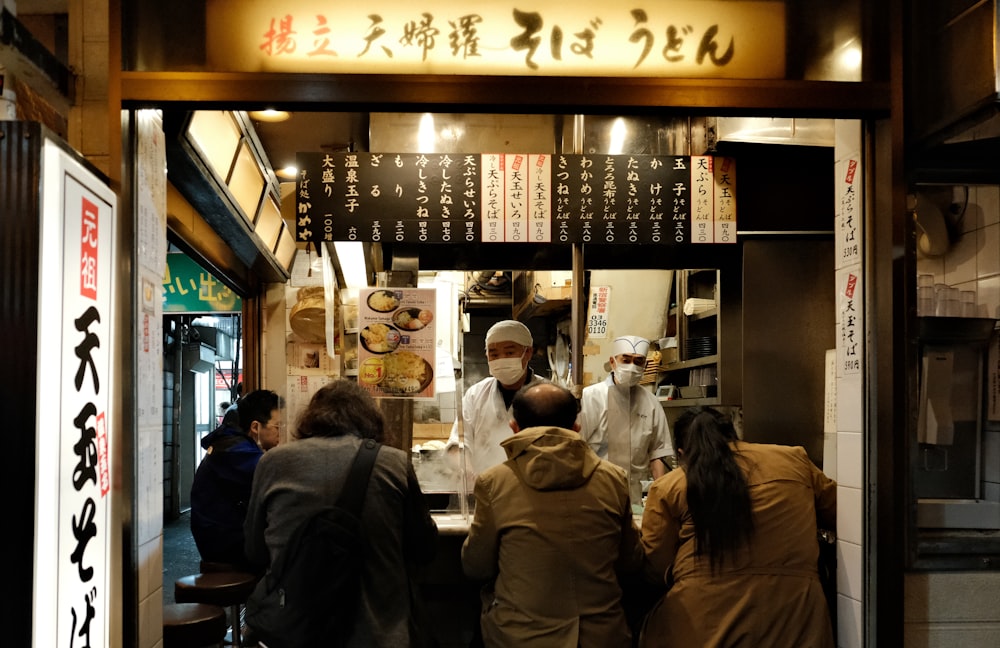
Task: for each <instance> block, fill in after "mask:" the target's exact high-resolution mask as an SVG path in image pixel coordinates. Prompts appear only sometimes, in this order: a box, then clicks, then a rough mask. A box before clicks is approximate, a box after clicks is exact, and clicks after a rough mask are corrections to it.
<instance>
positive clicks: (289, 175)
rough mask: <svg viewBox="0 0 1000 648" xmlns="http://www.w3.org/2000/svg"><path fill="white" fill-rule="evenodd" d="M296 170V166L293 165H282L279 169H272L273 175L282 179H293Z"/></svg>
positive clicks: (297, 170)
mask: <svg viewBox="0 0 1000 648" xmlns="http://www.w3.org/2000/svg"><path fill="white" fill-rule="evenodd" d="M298 172H299V169H298V167H296V166H293V165H288V166H286V167H282V168H280V169H275V170H274V175H276V176H278V177H279V178H282V179H284V180H295V176H296V174H297V173H298Z"/></svg>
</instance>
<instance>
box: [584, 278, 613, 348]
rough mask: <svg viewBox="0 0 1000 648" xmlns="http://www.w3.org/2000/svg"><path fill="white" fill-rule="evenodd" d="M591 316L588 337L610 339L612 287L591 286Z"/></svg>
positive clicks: (588, 320) (588, 319) (588, 324)
mask: <svg viewBox="0 0 1000 648" xmlns="http://www.w3.org/2000/svg"><path fill="white" fill-rule="evenodd" d="M588 304H589V306H590V309H589V310H590V315H589V317H588V318H587V337H588V338H594V339H601V338H606V337H608V309H610V308H611V286H591V288H590V300H589V301H588Z"/></svg>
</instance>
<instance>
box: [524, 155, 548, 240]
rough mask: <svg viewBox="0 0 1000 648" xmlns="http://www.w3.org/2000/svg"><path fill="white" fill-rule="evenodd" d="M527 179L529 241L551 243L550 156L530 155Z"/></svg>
mask: <svg viewBox="0 0 1000 648" xmlns="http://www.w3.org/2000/svg"><path fill="white" fill-rule="evenodd" d="M529 157H530V161H531V165H530V169H529V178H528V223H529V225H530V233H529V236H530V238H529V240H530V241H531V242H532V243H550V242H551V241H552V156H551V155H531V156H529Z"/></svg>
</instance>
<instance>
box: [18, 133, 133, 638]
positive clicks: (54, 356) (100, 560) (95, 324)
mask: <svg viewBox="0 0 1000 648" xmlns="http://www.w3.org/2000/svg"><path fill="white" fill-rule="evenodd" d="M42 149H43V150H42V187H41V192H42V200H41V214H40V221H41V250H40V254H41V257H40V263H39V267H40V271H39V274H40V276H39V294H40V295H41V296H42V299H41V300H40V303H39V317H38V321H39V326H38V336H39V337H38V349H39V354H38V355H39V357H38V385H37V389H38V393H39V394H43V395H44V397H43V398H39V401H38V412H37V414H36V420H37V421H38V429H37V430H36V439H37V440H36V457H37V459H36V466H35V477H36V484H35V494H36V500H35V542H36V545H35V546H36V555H35V563H34V592H33V596H34V602H33V605H34V615H35V616H34V623H33V632H32V637H33V642H34V645H35V646H39V647H41V646H107V645H110V644H111V641H112V638H111V637H110V636H109V632H110V628H109V624H110V619H111V613H110V605H111V597H110V586H111V537H110V536H111V534H112V533H113V532H114V529H113V527H112V519H111V516H112V512H113V511H114V507H113V506H112V501H111V499H112V490H111V466H110V461H111V456H112V449H113V446H114V440H115V437H116V435H117V427H118V426H117V422H116V421H115V420H114V419H113V411H112V403H111V394H113V393H115V392H116V391H117V390H119V389H120V386H119V385H118V384H117V383H116V376H115V373H114V366H113V364H112V361H111V358H112V350H113V349H115V348H117V346H118V345H119V341H118V340H116V339H115V330H114V326H113V322H114V310H113V309H114V304H115V296H114V281H113V275H114V273H115V271H116V266H117V253H116V249H115V231H116V223H115V221H116V218H117V212H116V210H117V203H116V197H115V195H114V193H113V192H112V191H111V190H110V189H108V187H107V186H105V185H104V184H103V182H101V180H100V179H99V178H98V177H97V176H96V175H95V174H94V173H93V172H91V171H90V170H89V169H87V168H86V167H85V166H83V164H81V163H80V162H79V161H78V159H77V158H76V157H74V156H73V155H71V154H70V153H68V152H67V151H66V150H64V149H63V148H62V147H61V146H60V145H59V144H58V143H56V142H55V141H53V140H46V141H45V142H44V144H43V145H42Z"/></svg>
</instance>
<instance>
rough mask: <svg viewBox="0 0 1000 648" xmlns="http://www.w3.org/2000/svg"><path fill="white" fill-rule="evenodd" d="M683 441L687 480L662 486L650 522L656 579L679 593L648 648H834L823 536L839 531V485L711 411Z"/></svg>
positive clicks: (691, 421) (647, 640) (648, 539)
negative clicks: (743, 435) (820, 563)
mask: <svg viewBox="0 0 1000 648" xmlns="http://www.w3.org/2000/svg"><path fill="white" fill-rule="evenodd" d="M673 433H674V448H675V449H676V450H677V457H678V458H679V459H680V461H681V467H682V470H674V471H672V472H670V473H667V474H666V475H665V476H663V477H661V478H660V479H658V480H656V481H655V482H653V485H652V486H651V487H650V490H649V495H648V496H647V498H646V508H645V511H644V512H643V517H642V545H643V550H644V553H645V565H646V570H647V572H648V573H649V574H650V575H651V576H652V577H654V578H659V579H665V580H666V582H667V583H668V585H670V589H669V590H668V592H667V594H666V595H665V596H664V597H663V599H661V600H660V602H659V603H658V604H657V605H656V606H655V607H654V608H653V610H652V612H650V614H649V616H648V617H647V621H646V625H645V627H644V629H643V632H642V635H641V637H640V645H642V646H646V647H649V648H669V647H672V646H684V647H687V646H698V647H699V648H708V647H712V646H718V647H720V648H721V647H725V648H735V647H746V648H759V647H762V646H767V647H768V648H832V647H833V645H834V642H833V632H832V628H831V624H830V617H829V613H828V611H827V603H826V599H825V597H824V594H823V589H822V587H821V585H820V579H819V574H818V570H817V560H818V558H819V545H818V542H817V537H816V528H817V519H818V521H819V523H820V524H822V525H823V528H824V529H830V530H833V529H834V528H835V523H836V511H837V484H836V483H835V482H834V481H832V480H830V479H828V478H827V477H826V475H824V474H823V473H822V472H821V471H820V470H819V469H817V468H816V466H815V465H813V463H812V462H811V461H810V459H809V457H808V455H806V452H805V450H804V449H802V448H801V447H788V446H778V445H764V444H757V443H744V442H742V441H739V440H737V436H736V431H735V429H734V428H733V425H732V423H731V422H730V421H729V419H728V417H726V416H725V415H723V414H722V413H720V412H718V411H716V410H713V409H711V408H707V407H697V408H691V409H689V410H686V411H685V412H684V413H682V414H681V416H680V417H679V418H678V420H677V422H676V423H675V424H674V427H673Z"/></svg>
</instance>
